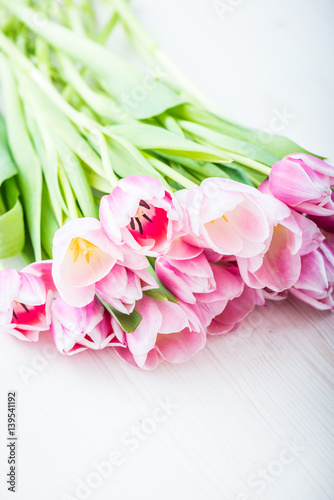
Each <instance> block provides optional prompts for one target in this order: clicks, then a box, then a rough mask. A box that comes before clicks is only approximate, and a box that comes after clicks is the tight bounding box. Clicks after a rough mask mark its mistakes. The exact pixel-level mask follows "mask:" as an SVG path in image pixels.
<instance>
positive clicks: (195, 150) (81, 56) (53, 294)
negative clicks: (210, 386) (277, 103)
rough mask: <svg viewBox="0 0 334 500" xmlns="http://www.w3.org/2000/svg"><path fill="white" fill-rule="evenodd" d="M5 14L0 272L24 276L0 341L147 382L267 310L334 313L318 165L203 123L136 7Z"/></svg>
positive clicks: (22, 9) (328, 187)
mask: <svg viewBox="0 0 334 500" xmlns="http://www.w3.org/2000/svg"><path fill="white" fill-rule="evenodd" d="M41 7H42V8H41ZM0 8H2V9H3V16H2V21H1V31H0V64H1V68H2V73H1V80H0V81H1V88H2V94H3V100H4V112H5V118H4V119H1V120H0V258H2V259H4V258H7V257H11V256H13V255H16V254H19V253H21V254H22V256H23V257H24V259H25V260H26V263H27V264H28V265H27V266H26V267H25V268H24V269H23V270H22V271H21V272H19V271H16V270H14V269H5V270H3V271H1V272H0V329H1V330H2V331H6V332H9V333H11V334H13V335H15V336H16V337H17V338H19V339H21V340H25V341H33V342H35V341H37V340H38V338H39V335H40V333H43V332H44V333H45V334H48V332H50V334H51V336H52V338H53V340H54V342H55V345H56V347H57V349H58V350H59V351H60V352H62V353H63V354H74V353H77V352H80V351H82V350H84V349H87V348H90V349H102V348H104V347H112V348H113V349H114V350H115V351H116V352H117V353H118V355H119V356H120V357H122V358H123V359H124V360H125V361H127V362H128V363H130V364H132V365H134V366H139V367H141V368H146V369H152V368H155V367H156V366H157V365H158V364H159V363H160V361H162V360H167V361H169V362H173V363H179V362H183V361H186V360H188V359H189V358H190V357H191V356H192V355H193V354H194V353H196V352H197V351H198V350H200V349H201V348H202V347H204V345H205V342H206V338H207V335H208V334H209V335H219V334H227V333H231V332H233V331H235V330H236V329H237V328H238V327H239V326H240V324H241V322H242V321H243V319H244V318H245V317H246V316H247V315H248V314H249V313H251V311H252V310H253V309H254V307H255V306H264V305H265V302H266V301H267V300H283V299H285V298H286V297H287V296H288V294H289V293H290V294H291V295H294V296H295V297H297V298H298V299H300V300H302V301H304V302H307V303H308V304H310V305H312V306H313V307H315V308H317V309H321V310H325V309H328V310H333V309H334V195H333V190H332V186H334V168H333V167H331V166H330V165H328V164H327V163H326V162H325V161H324V158H322V157H319V156H316V155H311V154H310V153H309V152H308V151H306V150H304V149H303V148H301V147H299V146H298V145H297V144H294V143H293V142H291V141H289V140H288V139H285V138H283V137H280V136H275V135H272V134H268V133H264V132H261V131H256V130H253V129H249V128H245V127H242V126H240V125H238V124H235V123H232V122H230V121H228V120H226V119H223V118H221V117H220V116H218V115H216V114H214V113H212V112H211V111H209V110H208V109H207V108H208V106H207V105H206V104H205V102H204V99H203V98H202V97H201V96H199V95H198V92H197V91H196V90H195V89H193V87H192V86H191V85H190V84H189V83H188V82H187V81H185V79H184V77H182V75H180V73H179V72H178V71H177V70H176V69H175V68H174V66H173V65H172V63H171V62H170V61H169V60H168V59H167V57H166V56H165V55H164V54H163V53H162V51H161V50H160V49H159V48H158V46H157V45H156V43H155V42H154V41H153V40H151V38H150V37H149V35H148V34H147V33H146V31H145V30H144V29H143V27H142V26H141V25H140V23H139V22H138V20H137V19H136V18H135V16H134V14H133V12H132V11H131V9H130V8H129V6H128V4H127V2H126V1H125V0H114V1H112V0H110V1H109V2H107V6H106V8H107V11H108V15H109V18H108V21H107V22H106V23H105V24H104V25H103V26H102V27H101V26H100V25H99V22H98V18H97V16H96V13H95V11H94V6H93V5H92V3H91V1H90V0H78V1H77V2H74V1H69V0H67V1H66V2H64V4H63V3H62V2H60V1H57V2H54V1H49V0H45V1H43V2H39V1H29V2H28V0H27V1H21V2H19V1H18V0H13V1H12V2H10V3H8V2H7V1H5V0H0ZM120 26H121V27H123V28H124V32H125V33H126V34H127V36H128V38H129V40H130V41H131V42H132V43H133V45H134V47H135V49H136V50H137V52H138V53H139V54H140V61H141V63H143V62H144V63H145V65H146V66H145V67H144V69H143V70H142V71H139V70H138V69H137V68H135V67H134V66H132V65H130V64H129V63H128V62H126V61H125V60H123V59H122V58H120V57H118V56H117V55H116V54H115V53H114V52H112V51H110V50H109V49H108V48H106V46H105V44H106V42H107V41H108V40H109V38H111V39H112V36H110V35H112V33H113V31H114V28H115V27H117V28H118V27H120Z"/></svg>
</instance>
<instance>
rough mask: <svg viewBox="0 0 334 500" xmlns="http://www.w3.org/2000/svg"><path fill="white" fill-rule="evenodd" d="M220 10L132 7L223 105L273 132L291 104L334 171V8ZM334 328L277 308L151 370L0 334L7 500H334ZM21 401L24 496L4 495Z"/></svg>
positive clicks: (310, 4)
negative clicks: (11, 415) (175, 362)
mask: <svg viewBox="0 0 334 500" xmlns="http://www.w3.org/2000/svg"><path fill="white" fill-rule="evenodd" d="M223 4H224V5H229V6H230V7H231V9H232V10H228V11H227V12H226V15H224V16H220V15H219V14H218V11H217V3H215V2H211V1H209V0H196V1H193V0H192V1H190V0H169V2H163V1H162V0H159V1H155V2H154V0H136V1H135V2H134V6H135V8H136V11H137V13H138V15H139V16H140V18H141V19H142V20H143V22H145V24H146V25H147V27H148V28H149V29H150V30H151V32H152V33H154V35H155V36H156V38H157V39H158V40H159V41H160V43H161V45H162V46H163V47H164V48H165V50H166V52H167V53H168V54H169V55H170V56H171V57H172V58H173V59H174V60H176V61H177V62H178V64H179V66H180V67H181V69H183V71H184V72H185V73H186V74H187V75H188V76H189V77H190V79H191V80H193V81H194V82H196V83H197V84H198V86H199V87H201V88H202V90H203V91H204V92H206V93H207V94H208V95H209V96H210V98H211V99H212V100H213V101H215V102H217V104H218V105H219V106H220V107H221V108H223V109H224V110H226V111H227V112H228V113H229V114H232V115H234V117H235V118H237V119H238V120H240V121H244V122H247V123H249V124H253V125H256V126H259V127H261V128H267V127H268V126H270V124H273V123H275V124H276V125H277V122H275V121H273V120H272V119H273V117H274V116H277V110H278V112H281V114H282V113H283V112H284V109H285V110H286V112H287V113H288V114H289V115H290V118H289V120H286V121H287V123H285V124H284V123H283V125H284V127H283V128H284V130H282V133H284V134H286V135H289V136H290V137H291V138H292V139H294V140H296V141H299V142H300V143H301V144H302V145H305V146H306V147H309V148H310V149H312V150H314V151H315V152H318V153H321V154H323V155H327V156H328V157H329V158H330V159H331V160H332V161H333V160H334V147H333V142H332V133H333V127H332V122H333V114H334V113H333V111H334V109H333V100H332V92H331V89H332V76H333V70H332V67H333V57H332V55H331V49H330V47H332V46H333V41H334V39H333V38H334V37H333V34H332V18H333V7H332V2H331V1H330V0H328V1H327V0H320V1H315V0H314V1H309V0H308V1H302V0H294V1H288V0H282V1H281V2H276V1H275V0H266V1H265V0H253V1H251V0H247V1H246V0H244V1H240V2H237V1H235V0H234V1H232V0H230V2H228V0H226V1H224V2H220V7H221V6H222V5H223ZM218 6H219V2H218ZM291 115H293V118H291ZM285 116H286V115H285ZM331 127H332V128H331ZM5 264H6V263H5ZM333 327H334V321H333V315H331V314H330V313H328V312H327V313H326V312H318V311H315V310H313V309H311V308H309V307H308V306H306V305H304V304H302V303H300V302H297V301H296V300H294V299H289V300H288V301H286V302H284V303H271V304H269V305H268V306H267V307H266V308H258V310H256V311H255V312H254V313H253V314H252V315H251V316H250V317H249V318H248V320H247V321H246V322H245V323H244V325H243V326H242V328H241V329H240V330H239V332H238V333H236V334H233V335H230V336H224V337H217V338H209V340H208V344H207V347H206V349H204V350H203V351H202V352H201V353H199V354H198V355H197V356H195V357H194V358H193V359H192V360H191V361H190V362H188V363H186V364H184V365H180V366H172V365H167V364H163V365H161V366H160V367H159V368H158V369H157V370H156V371H154V372H142V371H139V370H136V369H134V368H131V367H128V366H127V365H125V364H124V363H123V362H121V361H120V360H119V359H118V358H117V357H116V356H115V355H114V354H113V353H112V351H111V350H108V349H105V350H104V351H102V352H99V353H94V352H87V351H86V352H84V353H82V354H79V355H76V356H73V357H64V356H62V355H60V354H57V353H55V350H54V349H53V347H52V343H51V341H50V339H47V338H43V339H42V340H41V342H40V343H38V344H36V345H32V344H26V343H20V342H19V341H17V340H16V339H15V338H13V337H9V336H5V337H3V338H1V350H0V374H1V377H0V387H1V404H0V436H1V439H0V470H1V478H0V498H1V499H5V500H7V499H9V498H15V499H17V500H66V499H67V500H69V499H72V500H73V498H77V499H80V498H82V499H83V498H92V499H94V500H111V499H117V500H132V499H138V500H155V499H159V500H160V499H161V500H169V499H182V500H183V499H186V500H187V499H194V500H207V499H209V500H256V499H258V498H259V499H265V500H327V499H330V500H332V499H333V498H334V467H333V461H334V452H333V449H334V448H333V431H334V425H333V424H334V417H333V412H334V405H333V379H334V370H333V361H334V356H333V351H334V338H333V329H334V328H333ZM9 390H16V391H17V394H18V406H17V414H18V448H17V452H18V464H19V466H18V484H17V485H18V492H17V493H16V494H12V493H8V492H7V491H6V485H5V481H6V479H5V474H6V472H7V464H6V455H7V453H6V442H5V438H6V413H7V412H6V398H7V391H9ZM111 461H112V462H114V466H113V468H112V466H111V465H110V464H111ZM106 462H108V463H106ZM101 464H102V465H101ZM108 464H109V465H108ZM101 467H102V469H101ZM97 470H99V472H97ZM102 472H103V474H104V475H105V476H108V477H102V475H101V473H102ZM78 481H81V483H79V482H78ZM82 482H83V483H84V484H85V485H86V488H85V487H84V486H83V483H82ZM78 484H80V485H81V489H80V488H79V489H78ZM87 484H88V487H87ZM76 488H77V490H76Z"/></svg>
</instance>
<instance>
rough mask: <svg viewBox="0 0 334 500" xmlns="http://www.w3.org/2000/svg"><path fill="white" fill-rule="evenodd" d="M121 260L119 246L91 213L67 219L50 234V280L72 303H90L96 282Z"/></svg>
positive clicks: (63, 296)
mask: <svg viewBox="0 0 334 500" xmlns="http://www.w3.org/2000/svg"><path fill="white" fill-rule="evenodd" d="M122 260H123V253H122V251H121V249H120V248H119V247H117V246H116V245H115V244H114V243H112V242H111V241H110V239H109V238H108V237H107V235H106V234H105V233H104V231H103V229H102V226H101V223H100V222H99V221H98V220H96V219H93V218H91V217H85V218H83V219H76V220H72V221H70V222H68V223H67V224H65V225H64V226H63V227H61V228H60V229H58V231H57V232H56V234H55V236H54V240H53V266H52V276H53V280H54V283H55V285H56V287H57V290H58V291H59V293H60V295H61V296H62V298H63V299H64V300H65V301H66V302H67V303H68V304H70V305H72V306H75V307H83V306H85V305H88V304H89V303H91V302H92V301H93V299H94V295H95V284H96V282H98V281H100V280H101V279H102V278H104V277H105V276H107V274H108V273H109V272H110V271H111V269H112V268H113V267H114V265H115V264H116V262H117V261H122Z"/></svg>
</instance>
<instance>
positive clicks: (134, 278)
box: [95, 256, 158, 314]
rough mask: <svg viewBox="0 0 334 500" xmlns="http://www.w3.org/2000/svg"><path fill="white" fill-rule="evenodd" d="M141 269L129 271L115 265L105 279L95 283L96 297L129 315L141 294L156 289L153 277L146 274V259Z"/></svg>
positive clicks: (122, 266) (126, 268)
mask: <svg viewBox="0 0 334 500" xmlns="http://www.w3.org/2000/svg"><path fill="white" fill-rule="evenodd" d="M142 257H143V259H144V263H143V267H142V268H141V269H130V268H128V267H125V266H124V265H119V264H116V265H115V266H114V267H113V268H112V270H111V271H110V273H108V274H107V276H106V277H105V278H103V279H102V280H100V281H99V282H97V283H96V285H95V289H96V292H97V293H98V295H99V296H100V297H101V298H102V299H103V300H104V301H105V302H107V303H108V304H110V305H111V306H113V307H114V308H115V309H117V310H118V311H120V312H122V313H124V314H130V313H131V312H132V311H133V309H134V307H135V303H136V301H137V300H140V299H141V298H142V297H143V292H144V291H146V290H152V289H154V288H158V284H157V282H156V281H155V279H154V278H153V276H152V275H151V274H150V273H149V272H148V270H147V269H145V268H146V267H148V265H149V264H148V262H147V259H146V257H144V256H142Z"/></svg>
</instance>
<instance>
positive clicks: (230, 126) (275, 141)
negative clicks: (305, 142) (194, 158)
mask: <svg viewBox="0 0 334 500" xmlns="http://www.w3.org/2000/svg"><path fill="white" fill-rule="evenodd" d="M169 112H170V114H172V116H174V117H175V118H179V119H181V120H187V121H191V122H194V123H197V124H198V125H202V126H204V127H208V128H210V129H212V130H215V131H216V132H220V133H221V134H225V135H228V136H230V137H234V138H236V139H240V140H241V141H245V142H248V143H250V144H253V145H254V146H257V147H259V148H261V149H263V150H265V151H267V152H268V153H271V154H272V155H274V156H277V157H278V158H279V159H282V158H284V156H287V155H289V154H292V153H307V154H313V153H310V152H309V151H307V150H306V149H304V148H302V147H301V146H299V145H298V144H296V143H295V142H293V141H291V140H290V139H287V138H286V137H284V136H282V135H276V134H273V133H271V132H266V131H263V130H258V129H254V128H249V127H244V126H242V125H238V124H237V123H233V122H230V121H228V120H225V119H223V118H221V117H220V116H218V115H215V114H213V113H210V112H209V111H206V110H204V109H200V108H197V107H196V106H193V105H191V104H185V105H181V106H177V107H176V108H174V109H172V110H170V111H169ZM313 156H317V157H318V158H323V157H320V156H318V155H315V154H313Z"/></svg>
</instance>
